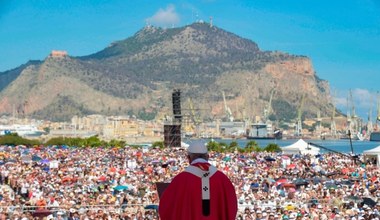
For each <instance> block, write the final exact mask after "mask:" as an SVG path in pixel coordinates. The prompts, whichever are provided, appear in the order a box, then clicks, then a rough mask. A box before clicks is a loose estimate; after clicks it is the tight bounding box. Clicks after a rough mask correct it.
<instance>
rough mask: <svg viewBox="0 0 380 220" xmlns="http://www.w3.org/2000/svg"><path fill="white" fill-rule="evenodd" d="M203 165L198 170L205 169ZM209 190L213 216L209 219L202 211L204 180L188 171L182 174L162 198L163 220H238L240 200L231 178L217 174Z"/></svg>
mask: <svg viewBox="0 0 380 220" xmlns="http://www.w3.org/2000/svg"><path fill="white" fill-rule="evenodd" d="M202 165H204V164H196V165H195V166H197V167H200V168H201V169H203V166H202ZM208 165H209V164H208ZM207 168H208V167H207ZM207 168H206V169H207ZM209 186H210V194H209V196H210V200H209V207H207V208H209V214H208V215H207V216H206V215H204V214H203V209H202V208H203V207H202V180H201V178H200V177H198V176H196V175H194V174H192V173H191V172H186V171H185V172H182V173H180V174H178V175H177V176H176V177H175V178H174V179H173V180H172V182H171V183H170V185H169V186H168V188H166V190H165V191H164V192H163V194H162V197H161V198H160V205H159V214H160V218H161V220H198V219H199V220H201V219H207V220H235V219H236V213H237V198H236V193H235V188H234V186H233V185H232V183H231V181H230V180H229V179H228V177H227V176H226V175H225V174H224V173H222V172H220V171H216V172H215V173H214V174H213V175H212V176H211V177H210V178H209Z"/></svg>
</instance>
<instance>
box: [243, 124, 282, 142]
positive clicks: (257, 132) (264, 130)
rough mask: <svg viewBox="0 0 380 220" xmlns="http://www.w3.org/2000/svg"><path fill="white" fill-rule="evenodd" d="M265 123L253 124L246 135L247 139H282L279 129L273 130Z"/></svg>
mask: <svg viewBox="0 0 380 220" xmlns="http://www.w3.org/2000/svg"><path fill="white" fill-rule="evenodd" d="M271 131H272V127H271V126H268V124H265V123H254V124H252V125H251V129H250V131H249V133H248V135H247V139H282V132H281V131H280V130H279V129H274V131H273V133H272V132H271Z"/></svg>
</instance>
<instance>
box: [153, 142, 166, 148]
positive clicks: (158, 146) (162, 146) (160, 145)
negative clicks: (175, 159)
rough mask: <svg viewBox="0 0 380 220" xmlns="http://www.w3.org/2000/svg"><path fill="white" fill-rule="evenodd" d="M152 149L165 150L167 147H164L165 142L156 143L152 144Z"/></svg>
mask: <svg viewBox="0 0 380 220" xmlns="http://www.w3.org/2000/svg"><path fill="white" fill-rule="evenodd" d="M152 147H153V148H159V149H163V148H164V147H165V145H164V142H163V141H156V142H153V143H152Z"/></svg>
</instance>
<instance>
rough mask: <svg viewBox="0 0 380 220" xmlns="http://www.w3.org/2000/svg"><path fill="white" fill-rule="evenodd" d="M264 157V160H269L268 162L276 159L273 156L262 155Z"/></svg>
mask: <svg viewBox="0 0 380 220" xmlns="http://www.w3.org/2000/svg"><path fill="white" fill-rule="evenodd" d="M264 159H265V160H266V161H269V162H273V161H276V159H275V158H273V157H269V156H268V157H264Z"/></svg>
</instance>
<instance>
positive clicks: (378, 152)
mask: <svg viewBox="0 0 380 220" xmlns="http://www.w3.org/2000/svg"><path fill="white" fill-rule="evenodd" d="M363 155H364V157H365V158H370V159H374V160H375V161H376V165H377V166H378V167H379V166H380V146H377V147H375V148H372V149H369V150H365V151H363Z"/></svg>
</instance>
